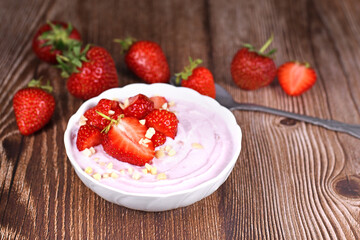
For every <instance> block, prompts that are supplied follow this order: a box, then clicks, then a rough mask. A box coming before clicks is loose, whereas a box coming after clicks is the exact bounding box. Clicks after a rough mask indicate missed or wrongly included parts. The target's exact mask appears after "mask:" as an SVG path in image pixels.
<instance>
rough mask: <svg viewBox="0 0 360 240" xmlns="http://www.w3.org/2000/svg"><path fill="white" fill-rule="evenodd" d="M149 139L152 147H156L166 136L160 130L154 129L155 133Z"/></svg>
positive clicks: (164, 140)
mask: <svg viewBox="0 0 360 240" xmlns="http://www.w3.org/2000/svg"><path fill="white" fill-rule="evenodd" d="M151 141H152V143H153V144H154V148H156V147H158V146H161V145H163V144H164V143H165V142H166V136H165V134H162V133H161V132H158V131H155V134H154V135H153V136H152V137H151Z"/></svg>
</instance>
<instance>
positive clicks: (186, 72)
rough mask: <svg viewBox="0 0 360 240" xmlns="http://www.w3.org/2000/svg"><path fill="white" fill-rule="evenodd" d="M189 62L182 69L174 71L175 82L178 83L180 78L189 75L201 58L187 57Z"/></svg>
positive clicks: (185, 78) (182, 78)
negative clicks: (177, 71)
mask: <svg viewBox="0 0 360 240" xmlns="http://www.w3.org/2000/svg"><path fill="white" fill-rule="evenodd" d="M189 62H190V64H189V65H188V66H185V68H184V71H182V72H179V73H175V77H176V79H175V84H176V85H179V84H180V82H181V81H182V80H187V79H188V78H189V77H190V76H191V75H192V72H193V70H194V69H195V68H196V67H197V66H198V65H199V64H201V63H202V60H201V59H196V60H195V61H193V60H192V58H191V57H189Z"/></svg>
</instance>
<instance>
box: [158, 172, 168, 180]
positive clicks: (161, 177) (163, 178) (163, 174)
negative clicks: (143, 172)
mask: <svg viewBox="0 0 360 240" xmlns="http://www.w3.org/2000/svg"><path fill="white" fill-rule="evenodd" d="M156 178H157V179H158V180H165V179H166V178H167V177H166V174H165V173H159V174H158V175H157V176H156Z"/></svg>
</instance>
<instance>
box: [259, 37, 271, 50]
mask: <svg viewBox="0 0 360 240" xmlns="http://www.w3.org/2000/svg"><path fill="white" fill-rule="evenodd" d="M273 40H274V35H273V34H271V36H270V38H269V39H268V40H267V41H266V43H265V44H264V45H263V46H262V47H261V48H260V50H259V53H264V51H265V50H266V49H267V48H268V47H269V46H270V44H271V43H272V41H273Z"/></svg>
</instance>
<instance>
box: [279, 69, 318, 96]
mask: <svg viewBox="0 0 360 240" xmlns="http://www.w3.org/2000/svg"><path fill="white" fill-rule="evenodd" d="M277 74H278V79H279V83H280V86H281V87H282V89H283V90H284V91H285V92H286V93H287V94H288V95H290V96H298V95H300V94H302V93H303V92H305V91H307V90H308V89H310V88H311V87H312V86H313V85H314V84H315V82H316V73H315V71H314V70H313V69H312V68H311V67H310V65H309V64H308V63H305V64H301V63H299V62H287V63H284V64H283V65H281V66H280V67H279V69H278V73H277Z"/></svg>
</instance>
